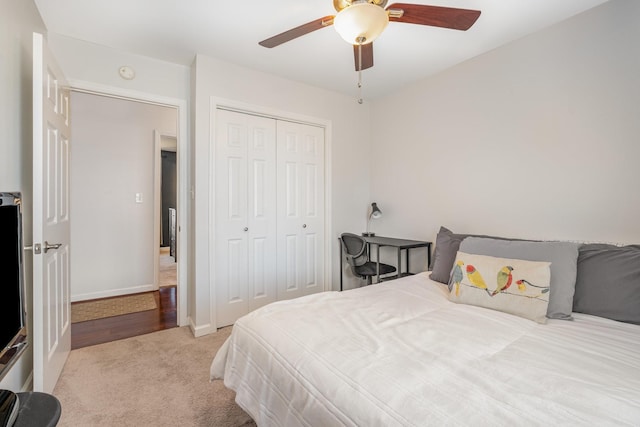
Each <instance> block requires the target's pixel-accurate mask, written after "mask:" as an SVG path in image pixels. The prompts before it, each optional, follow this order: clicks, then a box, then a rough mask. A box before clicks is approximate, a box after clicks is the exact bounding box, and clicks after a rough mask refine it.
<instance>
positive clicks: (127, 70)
mask: <svg viewBox="0 0 640 427" xmlns="http://www.w3.org/2000/svg"><path fill="white" fill-rule="evenodd" d="M118 73H119V74H120V77H122V78H123V79H125V80H133V79H134V78H135V77H136V72H135V71H134V70H133V68H131V67H129V66H128V65H123V66H122V67H120V68H119V69H118Z"/></svg>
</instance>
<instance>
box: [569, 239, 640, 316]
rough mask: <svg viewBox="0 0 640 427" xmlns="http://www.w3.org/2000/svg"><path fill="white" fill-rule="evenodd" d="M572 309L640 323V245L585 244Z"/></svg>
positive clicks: (579, 262)
mask: <svg viewBox="0 0 640 427" xmlns="http://www.w3.org/2000/svg"><path fill="white" fill-rule="evenodd" d="M573 311H575V312H578V313H586V314H592V315H594V316H600V317H606V318H608V319H613V320H618V321H620V322H627V323H635V324H637V325H640V245H629V246H622V247H619V246H613V245H605V244H588V245H582V246H581V247H580V255H579V256H578V276H577V279H576V292H575V295H574V297H573Z"/></svg>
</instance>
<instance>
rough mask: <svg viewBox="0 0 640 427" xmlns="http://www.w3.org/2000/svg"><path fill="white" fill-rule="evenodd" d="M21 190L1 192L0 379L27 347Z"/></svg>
mask: <svg viewBox="0 0 640 427" xmlns="http://www.w3.org/2000/svg"><path fill="white" fill-rule="evenodd" d="M22 251H23V248H22V203H21V198H20V193H2V192H0V379H2V378H3V377H4V376H5V375H6V373H7V372H8V370H9V368H10V367H11V366H12V365H13V364H14V363H15V361H16V360H17V359H18V357H19V356H20V354H22V352H23V351H24V350H25V348H26V346H27V327H26V309H25V299H24V267H23V263H22Z"/></svg>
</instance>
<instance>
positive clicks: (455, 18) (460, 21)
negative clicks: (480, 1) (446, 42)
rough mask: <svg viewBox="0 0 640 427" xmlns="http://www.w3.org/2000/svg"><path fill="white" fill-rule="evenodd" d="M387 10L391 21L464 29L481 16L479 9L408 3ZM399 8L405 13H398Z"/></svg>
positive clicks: (393, 5) (395, 4)
mask: <svg viewBox="0 0 640 427" xmlns="http://www.w3.org/2000/svg"><path fill="white" fill-rule="evenodd" d="M387 10H388V11H389V21H395V22H406V23H408V24H419V25H430V26H433V27H442V28H451V29H453V30H462V31H466V30H468V29H469V28H471V26H472V25H473V24H474V23H475V22H476V20H477V19H478V17H479V16H480V11H479V10H470V9H456V8H451V7H441V6H427V5H421V4H408V3H394V4H392V5H391V6H389V7H388V8H387ZM399 10H402V11H403V13H402V14H400V13H398V12H397V11H399ZM398 15H400V16H398Z"/></svg>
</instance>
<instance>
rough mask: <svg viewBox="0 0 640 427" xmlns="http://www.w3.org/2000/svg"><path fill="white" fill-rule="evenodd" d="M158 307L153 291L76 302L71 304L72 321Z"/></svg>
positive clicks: (84, 320)
mask: <svg viewBox="0 0 640 427" xmlns="http://www.w3.org/2000/svg"><path fill="white" fill-rule="evenodd" d="M157 307H158V306H157V305H156V299H155V297H154V296H153V293H152V292H146V293H143V294H134V295H124V296H121V297H113V298H105V299H99V300H93V301H82V302H74V303H73V304H71V323H78V322H86V321H87V320H95V319H103V318H105V317H113V316H121V315H123V314H129V313H137V312H139V311H147V310H155V309H156V308H157Z"/></svg>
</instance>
